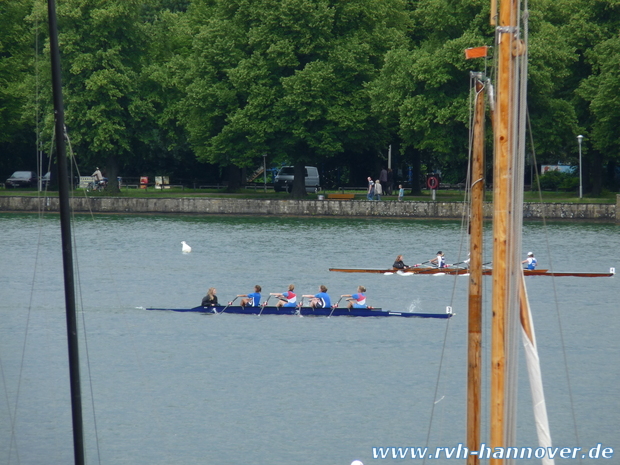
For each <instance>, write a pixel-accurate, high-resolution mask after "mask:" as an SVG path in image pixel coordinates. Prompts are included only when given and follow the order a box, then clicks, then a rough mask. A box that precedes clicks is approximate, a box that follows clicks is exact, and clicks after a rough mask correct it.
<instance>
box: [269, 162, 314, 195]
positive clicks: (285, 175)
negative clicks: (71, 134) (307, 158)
mask: <svg viewBox="0 0 620 465" xmlns="http://www.w3.org/2000/svg"><path fill="white" fill-rule="evenodd" d="M305 175H306V192H318V191H320V190H321V180H320V178H319V170H318V169H317V168H316V167H315V166H306V167H305ZM294 179H295V175H294V167H292V166H283V167H282V168H281V169H280V171H279V172H278V174H277V175H276V178H275V180H274V183H273V190H275V191H276V192H280V191H286V192H290V190H291V189H292V187H293V180H294Z"/></svg>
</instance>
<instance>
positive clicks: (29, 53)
mask: <svg viewBox="0 0 620 465" xmlns="http://www.w3.org/2000/svg"><path fill="white" fill-rule="evenodd" d="M488 10H489V5H488V2H487V1H486V0H484V1H482V0H475V1H472V0H410V1H406V0H347V1H345V0H253V1H248V0H228V1H227V0H107V1H106V0H90V1H88V2H86V1H83V0H65V1H63V2H62V3H61V4H59V7H58V16H59V28H60V45H61V51H62V66H63V84H64V92H65V104H66V121H67V128H68V134H69V137H70V140H71V143H72V147H73V149H74V152H75V154H76V157H77V160H78V161H79V163H80V164H81V165H86V169H87V170H90V169H94V167H95V165H102V167H103V166H105V167H106V168H107V170H108V173H107V174H108V177H112V178H115V177H116V173H117V172H118V173H119V174H123V175H125V176H137V175H142V174H148V175H155V174H169V175H171V174H172V175H175V176H178V177H186V178H189V177H192V178H193V179H196V178H198V179H209V180H223V178H226V177H228V181H229V185H230V186H231V188H234V186H236V185H237V184H238V183H240V182H242V180H243V179H242V173H243V172H244V170H248V171H254V170H255V169H256V168H257V167H259V166H261V165H262V163H263V160H264V157H263V155H266V160H267V162H268V164H269V165H270V166H279V165H282V164H287V165H288V164H292V165H295V166H296V169H297V170H298V171H297V172H298V173H301V172H302V171H301V170H302V169H303V166H304V165H308V164H312V165H317V166H320V167H322V168H323V169H324V170H325V171H330V172H334V173H335V172H337V173H338V174H337V175H335V174H334V175H330V176H325V178H328V179H331V180H332V181H331V182H334V183H342V182H345V183H347V182H348V183H350V184H353V185H361V184H362V182H363V179H365V177H366V176H367V175H370V176H372V177H373V178H374V177H375V176H376V175H378V171H379V170H380V169H381V167H383V166H385V165H386V153H387V150H388V146H390V145H391V146H392V147H393V158H392V160H393V163H394V169H395V171H397V172H400V174H401V178H400V179H401V180H403V178H404V177H405V176H406V175H405V173H406V172H407V171H408V170H409V169H411V170H412V172H413V180H412V181H413V182H412V183H411V187H412V189H413V190H414V191H415V190H416V189H419V185H420V183H419V182H420V180H421V179H422V175H423V174H424V173H425V172H428V171H439V172H441V173H442V175H443V176H445V178H446V179H448V180H450V181H451V182H458V181H460V180H462V179H463V177H464V175H465V172H466V166H467V151H468V124H469V88H468V82H469V71H470V70H474V71H486V72H487V73H488V74H489V75H490V77H491V78H492V77H493V76H492V72H493V70H492V60H491V59H489V60H487V61H486V62H485V61H484V60H479V61H477V62H476V63H474V62H468V61H466V60H465V58H464V54H463V50H464V49H465V48H469V47H475V46H480V45H488V46H491V49H490V50H491V54H492V46H493V28H492V27H491V26H490V25H489V11H488ZM530 10H531V11H530V15H529V16H530V29H529V36H530V47H529V56H530V68H529V100H528V106H529V117H530V120H531V127H532V140H533V146H532V147H530V150H531V152H532V153H535V154H536V159H537V162H538V163H557V162H564V163H576V160H577V155H578V146H577V141H576V136H577V135H578V134H582V135H584V145H583V156H584V167H585V173H586V182H585V185H586V189H587V190H590V191H591V192H592V193H594V194H597V193H600V192H601V190H602V189H603V188H604V187H607V188H612V189H616V188H617V181H618V176H617V175H616V170H617V168H616V167H617V162H618V158H619V149H620V139H619V136H618V134H617V132H616V131H615V128H616V127H617V125H618V122H619V120H620V113H619V112H620V110H618V108H620V105H618V104H617V99H618V97H617V96H618V95H619V94H620V92H619V90H620V71H619V70H618V67H617V56H618V53H619V52H620V35H619V34H618V30H619V28H618V26H619V25H620V4H618V2H617V1H615V0H594V1H593V0H533V1H531V2H530ZM0 12H1V13H2V17H3V19H4V21H3V24H5V27H3V28H2V29H1V30H0V83H1V84H2V86H0V88H1V89H0V151H1V153H2V154H3V156H2V157H1V161H0V171H4V172H5V173H6V174H7V175H8V174H10V173H8V172H9V171H13V170H17V169H32V168H33V163H34V161H35V157H34V156H32V154H34V153H35V150H36V148H35V147H36V145H37V141H38V140H39V139H40V138H44V139H45V138H47V137H51V131H52V121H53V114H52V110H51V99H50V98H49V96H50V91H49V90H47V89H49V87H50V86H49V71H48V69H47V66H48V65H47V63H48V62H49V60H48V58H47V51H46V48H45V47H44V46H43V45H44V43H45V38H46V35H47V33H46V13H45V2H44V1H43V0H14V1H12V2H2V4H1V6H0ZM42 25H44V27H41V26H42ZM475 67H478V69H476V68H475ZM39 145H45V144H41V143H39ZM26 165H27V166H26ZM88 174H90V173H88ZM362 176H363V177H362ZM332 187H336V186H332ZM295 189H296V190H295V195H303V192H304V191H303V185H302V183H299V185H298V186H296V187H295Z"/></svg>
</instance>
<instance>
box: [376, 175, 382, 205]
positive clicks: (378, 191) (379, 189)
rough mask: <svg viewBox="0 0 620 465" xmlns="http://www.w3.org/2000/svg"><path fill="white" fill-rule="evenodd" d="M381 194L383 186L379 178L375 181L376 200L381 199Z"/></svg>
mask: <svg viewBox="0 0 620 465" xmlns="http://www.w3.org/2000/svg"><path fill="white" fill-rule="evenodd" d="M381 194H383V187H382V186H381V181H379V180H378V179H377V181H376V182H375V200H381Z"/></svg>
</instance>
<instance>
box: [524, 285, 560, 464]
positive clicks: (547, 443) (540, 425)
mask: <svg viewBox="0 0 620 465" xmlns="http://www.w3.org/2000/svg"><path fill="white" fill-rule="evenodd" d="M521 284H522V285H521V292H520V293H521V330H522V331H521V335H522V339H523V346H524V348H525V361H526V365H527V372H528V375H529V378H530V390H531V392H532V404H533V407H534V421H535V422H536V433H537V435H538V445H539V446H540V447H544V448H547V447H551V446H552V443H551V433H550V430H549V420H548V418H547V404H546V402H545V392H544V389H543V382H542V374H541V370H540V359H539V358H538V347H537V345H536V334H535V333H534V321H533V320H532V313H531V311H530V305H529V300H528V298H527V289H526V287H525V279H524V278H523V277H522V279H521ZM542 463H543V465H554V463H555V461H554V459H552V458H549V457H545V458H543V459H542Z"/></svg>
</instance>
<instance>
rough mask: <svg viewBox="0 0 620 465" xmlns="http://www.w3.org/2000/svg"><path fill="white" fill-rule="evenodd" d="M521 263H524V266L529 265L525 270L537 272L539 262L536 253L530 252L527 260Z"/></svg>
mask: <svg viewBox="0 0 620 465" xmlns="http://www.w3.org/2000/svg"><path fill="white" fill-rule="evenodd" d="M521 263H524V264H525V263H527V265H525V269H526V270H535V269H536V265H538V262H537V261H536V259H535V258H534V253H533V252H528V253H527V258H526V259H525V260H523V261H522V262H521Z"/></svg>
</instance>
